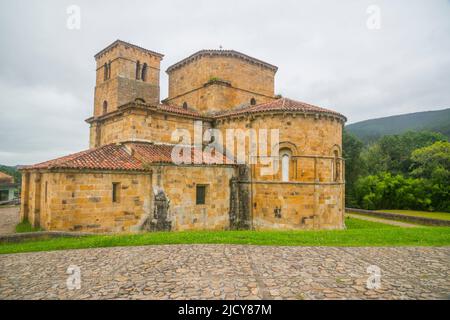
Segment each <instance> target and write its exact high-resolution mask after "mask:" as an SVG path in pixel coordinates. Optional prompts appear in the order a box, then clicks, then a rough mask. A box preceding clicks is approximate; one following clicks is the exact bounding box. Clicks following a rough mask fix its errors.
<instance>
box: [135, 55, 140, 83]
mask: <svg viewBox="0 0 450 320" xmlns="http://www.w3.org/2000/svg"><path fill="white" fill-rule="evenodd" d="M140 78H141V63H140V62H139V60H138V61H137V62H136V80H139V79H140Z"/></svg>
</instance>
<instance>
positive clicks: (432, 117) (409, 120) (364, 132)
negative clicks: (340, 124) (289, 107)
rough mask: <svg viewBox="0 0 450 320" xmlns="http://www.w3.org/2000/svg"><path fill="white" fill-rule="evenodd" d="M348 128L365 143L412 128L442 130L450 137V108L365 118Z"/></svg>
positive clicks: (347, 127)
mask: <svg viewBox="0 0 450 320" xmlns="http://www.w3.org/2000/svg"><path fill="white" fill-rule="evenodd" d="M346 129H347V130H348V131H349V132H351V133H353V134H354V135H356V136H357V137H358V138H359V139H361V140H362V141H363V142H365V143H369V142H372V141H374V140H376V139H378V138H380V137H381V136H384V135H391V134H399V133H403V132H406V131H410V130H412V131H434V132H440V133H442V134H444V135H446V136H447V137H449V138H450V108H449V109H444V110H437V111H425V112H415V113H408V114H402V115H398V116H391V117H385V118H378V119H371V120H365V121H361V122H356V123H353V124H349V125H347V126H346Z"/></svg>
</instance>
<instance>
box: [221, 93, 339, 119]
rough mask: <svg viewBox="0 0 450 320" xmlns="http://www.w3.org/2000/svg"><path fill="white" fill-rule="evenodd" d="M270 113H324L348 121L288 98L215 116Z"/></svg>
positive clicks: (336, 113) (327, 110)
mask: <svg viewBox="0 0 450 320" xmlns="http://www.w3.org/2000/svg"><path fill="white" fill-rule="evenodd" d="M270 111H298V112H305V113H323V114H332V115H335V116H338V117H342V118H343V119H345V120H347V119H346V118H345V117H344V116H343V115H342V114H340V113H338V112H336V111H333V110H329V109H325V108H321V107H317V106H314V105H311V104H308V103H305V102H300V101H295V100H292V99H288V98H281V99H277V100H274V101H270V102H266V103H262V104H258V105H254V106H247V107H244V108H239V109H234V110H229V111H225V112H221V113H218V114H216V115H215V116H214V118H226V117H229V116H236V115H241V114H252V113H260V112H270Z"/></svg>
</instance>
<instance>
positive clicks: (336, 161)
mask: <svg viewBox="0 0 450 320" xmlns="http://www.w3.org/2000/svg"><path fill="white" fill-rule="evenodd" d="M333 162H334V165H333V167H334V170H333V171H334V172H333V181H339V180H340V179H341V163H340V161H339V151H337V150H334V161H333Z"/></svg>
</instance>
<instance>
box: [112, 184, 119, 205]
mask: <svg viewBox="0 0 450 320" xmlns="http://www.w3.org/2000/svg"><path fill="white" fill-rule="evenodd" d="M112 187H113V188H112V202H119V200H120V183H119V182H113V184H112Z"/></svg>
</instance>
